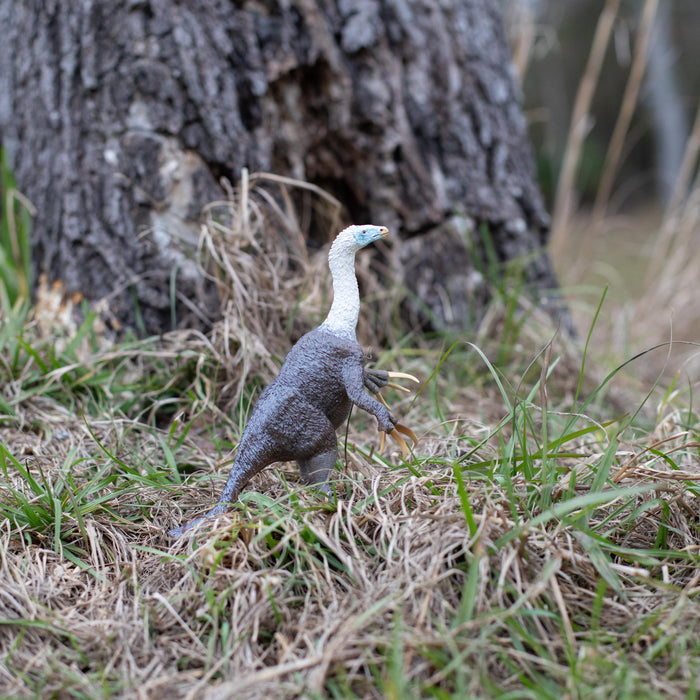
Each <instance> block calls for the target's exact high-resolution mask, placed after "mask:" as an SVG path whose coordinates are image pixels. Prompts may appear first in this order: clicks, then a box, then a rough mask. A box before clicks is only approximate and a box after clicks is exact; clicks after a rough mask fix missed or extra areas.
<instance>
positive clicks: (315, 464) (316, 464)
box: [297, 435, 338, 496]
mask: <svg viewBox="0 0 700 700" xmlns="http://www.w3.org/2000/svg"><path fill="white" fill-rule="evenodd" d="M333 437H334V438H335V435H334V436H333ZM337 459H338V448H337V446H335V445H334V446H333V449H331V450H328V451H327V452H322V453H321V454H318V455H315V456H313V457H311V459H298V460H297V464H298V465H299V471H300V472H301V478H302V479H303V480H304V482H306V483H307V484H311V485H313V486H316V487H318V490H319V491H323V493H325V494H326V495H327V496H330V495H331V493H332V489H331V485H330V484H329V483H328V482H329V481H330V480H331V478H332V476H333V471H334V469H335V463H336V461H337Z"/></svg>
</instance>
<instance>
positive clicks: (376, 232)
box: [353, 226, 389, 246]
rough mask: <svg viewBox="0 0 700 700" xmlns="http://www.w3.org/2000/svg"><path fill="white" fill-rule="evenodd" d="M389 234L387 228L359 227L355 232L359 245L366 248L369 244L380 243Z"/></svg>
mask: <svg viewBox="0 0 700 700" xmlns="http://www.w3.org/2000/svg"><path fill="white" fill-rule="evenodd" d="M388 233H389V231H388V229H387V228H386V227H385V226H358V227H357V228H356V229H355V231H354V232H353V236H354V238H355V241H356V243H357V245H359V246H366V245H367V244H368V243H372V242H373V241H378V240H379V239H380V238H384V237H385V236H386V235H387V234H388Z"/></svg>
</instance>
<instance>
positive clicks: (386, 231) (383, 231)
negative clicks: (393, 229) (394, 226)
mask: <svg viewBox="0 0 700 700" xmlns="http://www.w3.org/2000/svg"><path fill="white" fill-rule="evenodd" d="M379 233H381V234H382V238H388V237H389V229H388V228H387V227H386V226H380V227H379Z"/></svg>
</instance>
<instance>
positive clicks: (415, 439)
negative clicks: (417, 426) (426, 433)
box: [395, 423, 418, 447]
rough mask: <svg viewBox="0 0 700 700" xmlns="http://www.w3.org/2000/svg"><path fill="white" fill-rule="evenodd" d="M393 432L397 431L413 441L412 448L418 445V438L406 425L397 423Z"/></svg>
mask: <svg viewBox="0 0 700 700" xmlns="http://www.w3.org/2000/svg"><path fill="white" fill-rule="evenodd" d="M395 430H398V431H399V432H400V433H403V434H404V435H406V436H407V437H410V438H411V440H413V446H414V447H415V446H416V445H417V444H418V436H417V435H416V434H415V433H414V432H413V431H412V430H411V429H410V428H409V427H408V426H407V425H402V424H401V423H397V424H396V426H395Z"/></svg>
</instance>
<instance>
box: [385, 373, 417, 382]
mask: <svg viewBox="0 0 700 700" xmlns="http://www.w3.org/2000/svg"><path fill="white" fill-rule="evenodd" d="M388 375H389V376H390V377H391V378H392V379H410V380H411V381H412V382H415V383H416V384H420V379H418V377H414V376H413V375H412V374H408V373H406V372H388Z"/></svg>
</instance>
